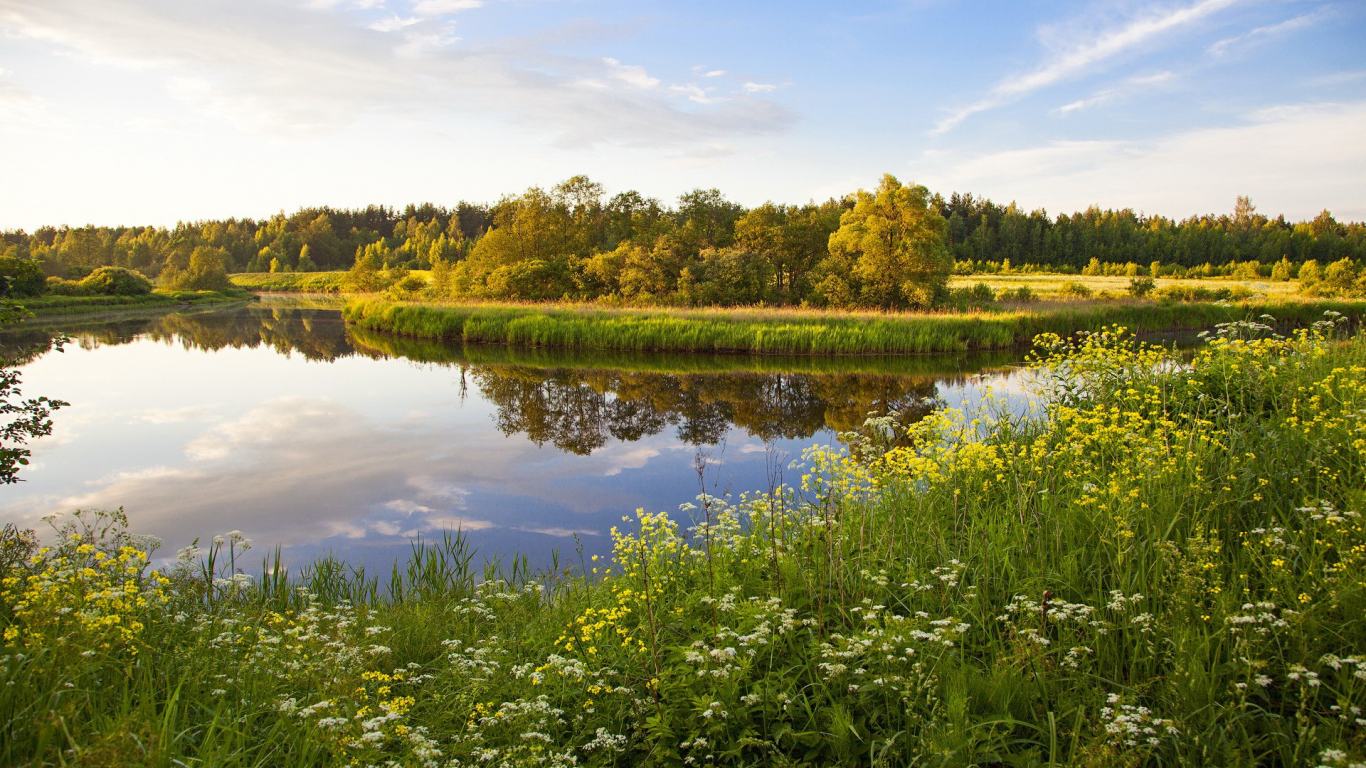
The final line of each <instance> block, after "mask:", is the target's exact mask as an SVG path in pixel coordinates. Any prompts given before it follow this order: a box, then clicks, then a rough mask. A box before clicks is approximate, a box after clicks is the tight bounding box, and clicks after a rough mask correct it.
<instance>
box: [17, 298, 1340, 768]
mask: <svg viewBox="0 0 1366 768" xmlns="http://www.w3.org/2000/svg"><path fill="white" fill-rule="evenodd" d="M1226 333H1227V337H1226V338H1222V339H1220V340H1219V341H1218V342H1216V343H1215V344H1214V345H1212V346H1211V347H1210V348H1209V349H1206V350H1202V351H1200V352H1198V353H1197V354H1196V355H1195V356H1194V358H1193V359H1189V360H1188V359H1185V358H1182V357H1176V356H1173V353H1170V352H1166V351H1163V350H1159V349H1150V348H1141V347H1137V346H1134V345H1133V344H1132V343H1130V342H1129V341H1127V340H1126V339H1124V338H1121V337H1118V336H1117V335H1115V334H1112V333H1103V334H1097V335H1095V336H1092V337H1090V338H1089V339H1087V340H1085V341H1081V342H1076V343H1072V344H1068V343H1063V342H1061V340H1058V339H1055V338H1048V337H1045V338H1044V339H1043V340H1042V341H1043V345H1044V346H1043V349H1044V350H1045V355H1046V359H1045V360H1044V361H1043V363H1042V365H1041V366H1040V367H1039V368H1038V370H1037V374H1036V376H1037V378H1036V380H1035V381H1036V386H1037V387H1038V395H1039V397H1040V398H1042V401H1041V402H1042V406H1041V408H1042V410H1040V411H1038V412H1035V413H1032V414H1024V415H1020V414H998V415H996V416H994V417H993V416H992V415H991V414H990V413H984V414H962V415H954V414H942V415H939V416H934V417H931V418H929V419H926V420H925V421H923V422H920V423H918V424H914V425H897V424H895V423H894V421H891V420H888V421H884V422H882V424H881V425H882V427H883V428H885V433H886V434H887V435H889V436H891V437H893V438H897V437H900V438H904V439H894V440H892V441H890V442H888V443H885V444H884V443H875V442H864V443H862V444H858V445H856V446H855V451H854V455H852V456H851V455H848V454H844V453H835V452H831V451H829V450H828V449H812V450H811V451H808V452H807V454H806V456H805V457H804V459H803V461H804V467H803V469H802V470H801V475H802V477H801V480H800V483H799V487H798V488H791V489H789V488H778V489H772V490H770V491H767V492H762V493H757V494H751V495H748V496H744V497H740V498H732V499H723V498H717V497H712V496H707V497H702V498H699V499H697V502H698V506H697V507H695V508H693V509H692V510H691V512H690V515H691V517H692V519H693V521H694V524H693V525H692V527H691V528H688V527H687V526H688V522H687V521H686V520H683V521H682V522H679V521H677V520H675V519H671V518H669V517H668V516H667V515H663V514H652V513H647V512H640V513H638V514H637V515H635V516H634V518H632V520H631V522H630V523H629V524H623V526H622V530H621V531H619V532H614V545H615V546H614V554H613V556H612V558H610V559H608V560H603V561H598V562H593V561H587V562H581V561H576V562H566V561H563V560H560V561H556V562H554V563H552V565H551V566H550V567H549V568H547V569H545V570H542V571H533V570H531V569H530V568H528V567H527V566H526V563H525V561H524V560H520V559H515V558H514V559H506V560H503V561H501V562H499V563H496V564H492V565H488V566H486V567H483V568H481V567H480V565H479V561H478V560H476V559H475V553H473V552H471V551H470V549H469V548H468V546H467V545H466V542H465V541H463V540H462V539H461V538H460V537H459V536H458V535H453V534H452V535H447V536H445V537H441V538H438V539H436V540H432V541H427V542H422V543H415V544H414V548H413V552H412V554H411V556H410V557H409V558H408V560H407V561H406V562H401V563H396V564H395V566H394V567H393V569H392V571H385V572H381V573H375V572H370V571H365V570H363V569H359V568H352V567H349V566H348V565H347V564H345V563H341V562H337V561H335V560H330V559H324V560H321V561H318V562H315V563H313V564H311V565H309V566H308V567H307V568H305V569H303V570H302V571H300V570H295V571H293V572H287V571H286V570H285V569H283V568H282V567H281V566H280V563H279V560H278V555H276V556H275V558H270V557H268V558H267V562H266V563H264V565H263V568H262V571H260V572H259V574H260V575H259V576H258V577H257V578H255V579H251V580H250V583H242V581H241V580H238V581H236V582H234V580H233V579H232V578H231V577H232V572H233V571H235V570H242V569H245V568H247V566H246V565H245V561H246V556H245V554H244V553H243V550H242V545H243V542H242V541H241V539H240V538H239V537H237V536H234V535H228V536H226V537H225V538H224V539H223V542H222V544H215V545H211V546H210V547H209V548H208V549H207V551H201V552H198V553H193V552H191V553H187V556H186V559H185V560H184V561H183V563H184V565H183V566H182V567H181V568H180V569H178V570H176V571H174V572H173V573H172V574H171V576H170V578H169V580H168V581H166V582H165V583H161V582H159V581H158V580H157V579H155V578H153V577H151V576H150V574H149V572H148V569H149V565H148V563H147V561H146V558H144V557H142V556H141V555H140V554H138V553H137V552H136V551H135V548H136V546H137V545H138V542H136V541H135V540H134V539H132V538H130V537H128V536H126V535H124V534H123V532H122V531H123V529H122V527H121V526H120V525H119V524H118V520H117V518H116V517H115V518H111V517H109V516H105V517H103V518H100V517H98V516H94V515H91V514H86V515H83V516H82V517H80V518H79V519H78V520H77V522H76V523H75V524H74V525H73V527H71V528H68V529H66V530H64V531H61V532H59V533H58V534H56V535H55V536H52V537H50V539H49V540H50V541H51V542H52V546H53V547H54V548H53V549H51V550H49V551H43V552H40V551H38V550H37V546H38V544H37V542H36V541H34V540H33V539H31V538H28V537H25V536H24V535H22V534H21V533H19V532H17V531H13V530H9V531H7V532H6V534H5V536H4V537H3V543H2V544H0V566H2V567H3V569H4V570H3V572H0V577H2V578H4V579H5V582H4V588H3V597H2V598H0V632H3V637H4V644H5V646H4V650H3V653H2V654H0V669H2V670H3V677H4V680H5V684H4V685H0V724H3V725H2V726H0V727H3V728H4V738H3V739H0V762H3V763H4V764H10V765H59V764H65V765H85V766H133V765H140V766H141V765H156V766H172V765H214V766H225V767H226V766H270V765H290V766H341V765H352V766H361V765H404V766H408V765H413V766H417V765H440V766H445V765H485V764H488V765H502V766H522V765H525V766H531V765H571V764H577V765H598V766H608V765H611V766H635V765H668V766H674V765H717V766H722V765H725V766H751V765H775V766H776V765H781V766H831V765H847V766H893V765H895V766H902V765H936V766H970V765H1010V766H1040V767H1041V768H1042V767H1043V766H1058V765H1076V766H1143V765H1154V766H1158V765H1183V766H1184V765H1218V766H1320V765H1324V766H1330V768H1346V767H1347V766H1348V765H1350V764H1354V763H1361V762H1363V761H1366V733H1364V732H1363V724H1362V722H1361V721H1360V720H1358V719H1357V718H1361V717H1363V715H1362V714H1360V710H1361V708H1363V707H1366V669H1363V667H1366V527H1363V522H1362V517H1361V514H1362V513H1363V512H1366V420H1363V419H1361V418H1360V417H1359V414H1360V412H1361V411H1362V409H1366V336H1357V337H1355V338H1352V339H1350V340H1345V341H1341V340H1334V338H1333V337H1332V335H1331V334H1335V333H1336V331H1333V330H1331V329H1323V328H1322V327H1321V328H1320V329H1317V330H1315V331H1313V332H1306V333H1305V334H1303V335H1301V336H1299V337H1298V338H1296V339H1293V340H1289V341H1287V340H1277V339H1270V340H1263V341H1245V340H1240V339H1239V338H1237V337H1242V336H1246V335H1261V331H1260V330H1258V329H1256V328H1252V327H1250V326H1249V325H1241V326H1235V327H1231V328H1228V329H1227V331H1226ZM1321 334H1330V335H1321ZM974 418H979V419H981V421H980V422H976V423H975V422H974V421H973V419H974ZM879 431H880V430H871V433H874V434H876V433H878V432H879ZM111 523H112V525H111ZM177 544H179V543H178V542H177ZM119 558H122V562H116V564H115V565H114V566H107V565H105V564H104V563H105V562H107V561H110V560H116V561H117V560H119ZM253 570H254V569H253ZM111 617H116V620H114V618H111ZM438 753H439V754H438ZM689 758H692V760H689Z"/></svg>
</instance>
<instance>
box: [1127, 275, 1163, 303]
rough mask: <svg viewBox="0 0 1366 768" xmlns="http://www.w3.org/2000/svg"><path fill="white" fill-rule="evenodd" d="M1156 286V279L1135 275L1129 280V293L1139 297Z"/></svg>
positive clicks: (1148, 292) (1142, 296)
mask: <svg viewBox="0 0 1366 768" xmlns="http://www.w3.org/2000/svg"><path fill="white" fill-rule="evenodd" d="M1155 288H1157V281H1155V280H1153V279H1152V278H1151V277H1135V278H1134V279H1132V280H1130V281H1129V295H1130V296H1133V297H1134V298H1136V299H1141V298H1144V297H1145V296H1147V295H1148V294H1150V293H1152V292H1153V290H1154V289H1155Z"/></svg>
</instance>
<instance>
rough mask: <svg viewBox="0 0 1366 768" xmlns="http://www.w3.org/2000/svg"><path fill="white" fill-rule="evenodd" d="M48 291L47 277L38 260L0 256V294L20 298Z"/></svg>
mask: <svg viewBox="0 0 1366 768" xmlns="http://www.w3.org/2000/svg"><path fill="white" fill-rule="evenodd" d="M46 292H47V278H46V277H45V276H44V275H43V269H42V267H40V266H38V262H36V261H31V260H29V259H18V258H15V257H13V256H0V296H3V297H5V298H19V297H22V296H40V295H42V294H44V293H46Z"/></svg>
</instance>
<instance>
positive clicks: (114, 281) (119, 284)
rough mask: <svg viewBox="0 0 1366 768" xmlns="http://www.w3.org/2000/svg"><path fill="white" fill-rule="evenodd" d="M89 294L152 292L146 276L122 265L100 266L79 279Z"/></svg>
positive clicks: (121, 294)
mask: <svg viewBox="0 0 1366 768" xmlns="http://www.w3.org/2000/svg"><path fill="white" fill-rule="evenodd" d="M81 287H82V288H83V289H85V290H86V291H88V292H89V293H90V294H91V295H101V296H144V295H146V294H149V293H151V292H152V283H151V281H150V280H148V279H147V278H145V277H143V276H142V275H140V274H138V273H137V272H133V271H131V270H127V269H124V268H123V267H100V268H99V269H97V270H95V271H94V272H91V273H90V275H89V276H88V277H86V278H85V279H84V280H82V281H81Z"/></svg>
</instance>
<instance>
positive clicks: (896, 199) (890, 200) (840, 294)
mask: <svg viewBox="0 0 1366 768" xmlns="http://www.w3.org/2000/svg"><path fill="white" fill-rule="evenodd" d="M944 232H945V223H944V219H943V217H941V216H940V215H939V213H938V212H937V211H935V210H933V209H932V208H931V207H930V192H929V190H928V189H926V188H924V187H921V186H903V185H902V184H901V182H899V181H897V179H896V177H894V176H892V175H890V174H888V175H886V176H883V177H882V183H881V184H880V185H879V186H878V188H877V191H876V192H865V191H862V190H860V191H859V192H858V193H857V194H856V195H855V197H854V206H853V208H852V209H851V210H848V211H845V212H844V215H842V216H841V217H840V228H839V230H837V231H836V232H835V233H834V234H832V235H831V236H830V258H829V259H827V260H826V261H825V262H822V267H821V271H822V272H823V273H824V274H825V279H824V280H823V281H822V283H821V285H822V289H821V291H822V294H823V295H825V296H826V297H828V298H829V300H830V301H831V303H833V304H835V305H836V306H848V305H850V301H849V300H850V299H851V298H852V299H854V302H853V303H854V304H855V305H859V306H880V307H887V308H901V307H918V308H927V307H930V306H932V305H934V304H935V303H937V302H938V301H940V300H942V298H943V296H944V293H945V289H946V285H947V284H948V278H949V272H950V270H951V268H952V263H951V260H950V259H949V254H948V251H947V249H946V248H945V247H944ZM855 297H856V298H855Z"/></svg>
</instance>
